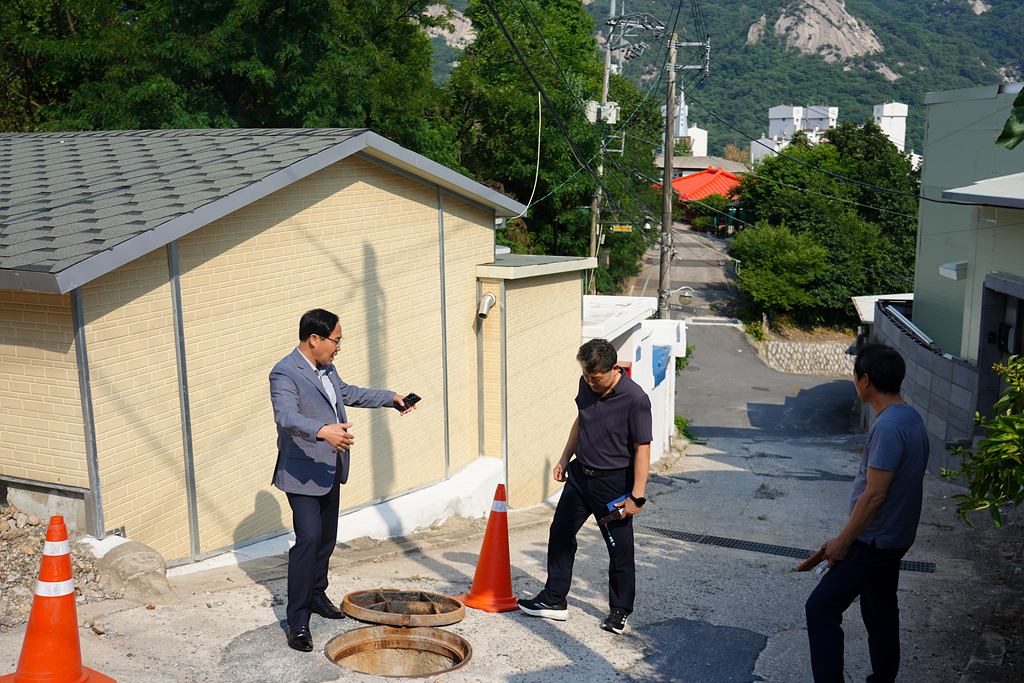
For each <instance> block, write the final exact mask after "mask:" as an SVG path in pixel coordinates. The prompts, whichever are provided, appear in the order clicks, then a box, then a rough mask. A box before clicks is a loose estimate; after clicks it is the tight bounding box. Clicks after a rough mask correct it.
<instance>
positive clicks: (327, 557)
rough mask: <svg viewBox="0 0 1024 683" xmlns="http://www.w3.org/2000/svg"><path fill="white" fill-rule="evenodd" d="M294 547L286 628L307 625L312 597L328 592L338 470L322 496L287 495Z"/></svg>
mask: <svg viewBox="0 0 1024 683" xmlns="http://www.w3.org/2000/svg"><path fill="white" fill-rule="evenodd" d="M287 496H288V505H289V506H291V509H292V527H293V529H294V531H295V545H293V546H292V548H291V550H289V551H288V607H287V610H286V613H287V615H288V625H289V626H291V627H292V628H293V629H294V628H298V627H300V626H306V625H308V624H309V617H310V615H311V614H312V612H313V610H312V604H313V597H314V596H316V595H322V594H324V593H325V592H326V591H327V568H328V565H329V563H330V561H331V554H332V553H333V552H334V547H335V545H336V544H337V540H338V504H339V499H340V497H341V467H340V466H339V467H338V468H337V470H336V474H335V477H334V485H333V486H331V490H330V491H328V492H327V493H326V494H324V495H322V496H305V495H302V494H299V493H289V494H287Z"/></svg>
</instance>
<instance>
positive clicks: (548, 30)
mask: <svg viewBox="0 0 1024 683" xmlns="http://www.w3.org/2000/svg"><path fill="white" fill-rule="evenodd" d="M494 6H495V8H496V9H497V11H498V13H499V16H500V17H501V19H502V21H503V23H504V25H505V27H506V28H507V29H508V31H509V33H510V34H511V36H512V39H513V40H514V41H515V44H516V46H517V47H518V49H519V50H520V52H521V54H522V55H523V57H524V59H525V60H526V63H527V64H528V65H529V67H530V69H531V71H532V72H533V73H534V75H535V76H536V78H537V79H538V81H539V82H540V83H542V84H543V86H544V89H545V92H546V93H547V96H548V98H549V99H550V101H551V103H552V105H553V106H554V108H555V109H556V111H557V112H558V115H559V117H560V118H561V119H562V121H564V122H565V125H566V126H567V128H568V130H569V133H570V135H572V137H573V139H574V140H575V142H576V144H577V145H578V147H579V149H580V150H581V153H582V155H583V156H584V159H577V158H576V156H575V154H574V152H573V151H572V149H571V148H570V146H569V143H568V141H567V140H566V138H565V137H564V136H563V134H562V132H561V131H560V129H559V127H558V126H557V125H556V124H555V122H554V121H553V118H552V115H551V113H550V112H549V111H546V110H545V111H543V112H542V120H543V126H542V129H541V154H540V162H539V170H538V158H537V129H538V97H537V90H536V88H535V87H534V85H533V81H532V80H531V78H530V76H529V75H528V74H527V73H526V71H525V70H524V69H523V67H522V65H521V64H520V62H519V60H518V58H517V57H516V55H515V53H514V51H513V49H512V47H511V46H510V44H509V41H508V40H507V39H506V37H505V34H504V33H503V32H502V30H501V29H500V27H499V26H498V24H497V23H496V22H495V19H494V16H493V15H492V13H491V11H490V9H489V8H488V6H487V4H486V3H485V2H483V1H482V0H473V1H472V2H470V4H469V6H468V7H467V9H466V12H465V14H466V17H467V18H469V19H470V21H471V22H472V24H473V29H474V31H475V32H476V38H475V40H474V41H473V43H472V44H470V45H469V46H467V47H466V49H465V50H463V53H462V59H461V60H460V62H459V65H458V66H457V67H455V68H454V69H453V70H452V73H451V76H450V77H449V79H448V87H447V91H448V96H449V107H450V108H451V111H452V117H451V118H452V121H453V123H454V125H455V126H456V127H457V137H456V140H457V147H458V154H459V159H458V162H459V163H460V165H461V166H462V167H463V168H465V169H466V170H467V171H468V172H469V173H470V174H472V175H474V176H476V177H477V178H481V179H485V178H493V179H495V180H496V181H497V182H499V183H501V185H502V186H503V189H504V191H505V192H506V193H507V194H509V195H510V196H512V197H514V198H515V199H517V200H519V201H520V202H523V203H527V202H529V201H530V196H531V193H532V188H533V185H534V178H535V177H537V189H536V193H535V195H534V199H535V200H538V201H537V202H536V203H535V204H534V205H533V206H532V207H531V208H530V211H529V212H528V214H527V215H526V216H524V221H525V224H526V226H527V228H526V229H527V230H528V233H529V239H528V240H527V241H526V243H527V244H529V245H530V246H529V249H528V250H529V251H534V252H539V253H552V254H554V253H559V254H576V255H583V254H586V253H587V252H588V251H589V248H590V232H589V230H590V213H589V211H588V210H587V209H586V208H581V207H588V206H590V204H591V201H592V196H593V192H594V189H595V183H594V181H593V179H592V178H591V177H590V176H589V175H588V174H587V173H586V171H583V170H581V166H582V165H583V163H584V162H586V163H590V164H591V165H592V167H593V166H596V163H595V162H596V156H597V151H598V144H599V139H598V136H597V135H596V133H595V129H594V127H593V126H591V124H589V123H588V122H587V120H586V119H585V117H584V114H583V110H582V103H583V101H585V100H587V99H597V98H598V97H599V96H600V90H599V88H600V83H601V81H600V76H601V63H600V62H599V61H598V58H597V53H596V50H595V43H594V39H593V37H592V33H593V23H592V22H591V21H590V18H589V17H588V16H587V15H586V13H585V12H583V10H582V7H581V6H580V5H579V4H578V3H576V4H573V3H571V2H569V1H568V0H546V1H545V2H537V1H536V0H526V2H525V4H524V3H520V2H517V1H513V0H494ZM527 10H528V11H529V15H527ZM534 21H535V22H536V24H537V26H538V27H539V28H540V31H541V33H542V34H543V36H544V38H545V39H546V40H547V44H548V46H549V47H550V48H551V50H552V52H554V54H555V55H556V56H557V58H558V63H559V64H560V65H561V69H562V71H563V72H564V73H565V76H566V78H567V79H568V85H566V84H565V83H564V82H563V80H562V76H561V74H560V73H559V70H558V68H557V67H556V66H555V64H554V62H553V61H552V59H551V57H550V55H549V54H548V52H547V49H546V48H545V45H544V42H543V41H542V39H541V36H540V34H538V32H537V30H536V29H535V28H534V25H533V22H534ZM498 239H499V242H502V243H506V244H509V246H512V247H513V248H517V249H523V248H524V241H523V240H522V239H518V240H515V242H518V244H516V243H513V241H512V240H508V239H507V238H506V236H505V235H504V234H503V233H502V232H499V235H498Z"/></svg>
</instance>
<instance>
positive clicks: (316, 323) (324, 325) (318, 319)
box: [299, 308, 338, 342]
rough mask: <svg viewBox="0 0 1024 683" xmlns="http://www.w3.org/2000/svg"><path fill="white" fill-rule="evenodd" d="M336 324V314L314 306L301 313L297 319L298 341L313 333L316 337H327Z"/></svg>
mask: <svg viewBox="0 0 1024 683" xmlns="http://www.w3.org/2000/svg"><path fill="white" fill-rule="evenodd" d="M337 326H338V316H336V315H334V314H333V313H331V312H330V311H325V310H324V309H322V308H314V309H313V310H311V311H306V312H305V313H303V314H302V319H301V320H299V341H300V342H304V341H306V340H307V339H309V335H311V334H315V335H316V336H318V337H321V338H323V339H327V338H328V337H330V336H331V333H332V332H334V328H335V327H337Z"/></svg>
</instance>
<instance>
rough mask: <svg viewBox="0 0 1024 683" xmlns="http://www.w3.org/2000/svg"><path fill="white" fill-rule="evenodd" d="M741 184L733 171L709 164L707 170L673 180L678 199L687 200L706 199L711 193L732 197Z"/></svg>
mask: <svg viewBox="0 0 1024 683" xmlns="http://www.w3.org/2000/svg"><path fill="white" fill-rule="evenodd" d="M739 184H740V179H739V178H738V177H737V176H735V175H733V174H732V173H729V172H728V171H723V170H722V168H721V167H719V168H715V169H713V168H711V167H710V166H708V169H707V170H706V171H700V172H699V173H694V174H692V175H688V176H683V177H682V178H676V179H675V180H673V181H672V188H673V189H674V190H675V191H676V194H677V195H678V197H679V198H678V200H677V201H681V202H686V201H690V200H692V199H704V197H707V196H708V195H710V194H720V195H723V196H726V197H731V196H732V194H733V190H735V189H736V186H737V185H739Z"/></svg>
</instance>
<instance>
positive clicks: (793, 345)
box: [755, 339, 854, 377]
mask: <svg viewBox="0 0 1024 683" xmlns="http://www.w3.org/2000/svg"><path fill="white" fill-rule="evenodd" d="M755 343H756V344H757V347H758V355H759V356H760V357H761V359H762V360H764V362H765V363H766V364H767V365H768V367H770V368H772V369H774V370H778V371H779V372H788V373H790V374H794V375H817V376H819V377H850V376H851V375H852V374H853V360H854V359H853V356H850V355H847V353H846V350H847V349H849V348H850V345H849V344H847V343H846V342H788V341H777V340H771V339H769V340H766V341H763V342H755Z"/></svg>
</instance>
